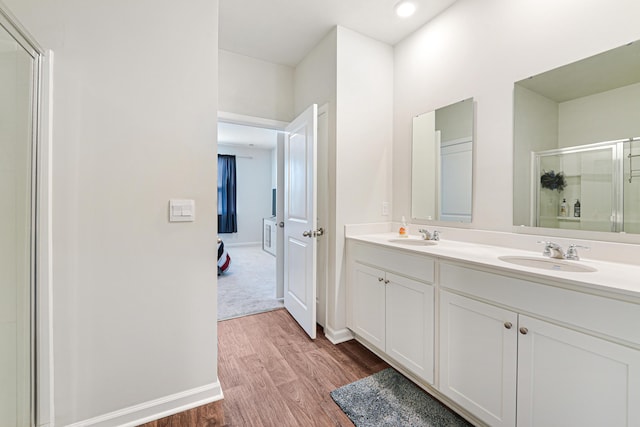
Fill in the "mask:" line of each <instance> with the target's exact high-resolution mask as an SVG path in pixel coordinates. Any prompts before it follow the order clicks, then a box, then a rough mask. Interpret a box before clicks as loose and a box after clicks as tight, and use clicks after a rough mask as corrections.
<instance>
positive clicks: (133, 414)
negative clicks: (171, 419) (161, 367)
mask: <svg viewBox="0 0 640 427" xmlns="http://www.w3.org/2000/svg"><path fill="white" fill-rule="evenodd" d="M223 398H224V395H223V394H222V388H221V386H220V381H216V382H214V383H211V384H207V385H205V386H202V387H196V388H193V389H191V390H186V391H183V392H180V393H176V394H172V395H169V396H165V397H161V398H159V399H154V400H150V401H148V402H144V403H141V404H138V405H134V406H130V407H128V408H124V409H120V410H118V411H114V412H110V413H108V414H104V415H100V416H97V417H94V418H90V419H88V420H84V421H79V422H77V423H73V424H70V425H68V426H67V427H115V426H118V427H134V426H138V425H140V424H144V423H147V422H150V421H154V420H158V419H160V418H164V417H167V416H169V415H173V414H177V413H178V412H183V411H186V410H189V409H192V408H195V407H198V406H201V405H205V404H207V403H211V402H215V401H217V400H221V399H223Z"/></svg>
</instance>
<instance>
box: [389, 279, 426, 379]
mask: <svg viewBox="0 0 640 427" xmlns="http://www.w3.org/2000/svg"><path fill="white" fill-rule="evenodd" d="M386 278H387V281H388V283H387V289H386V297H387V306H386V309H387V319H386V320H387V325H386V326H387V327H386V341H387V343H386V344H387V345H386V352H387V354H389V356H391V357H393V358H394V359H395V360H397V361H398V362H400V363H402V365H404V366H405V367H406V368H407V369H409V370H411V371H413V372H414V373H415V374H417V375H418V376H420V377H421V378H423V379H424V380H426V381H427V382H428V383H429V384H433V332H434V331H433V321H434V320H433V317H434V314H433V309H434V307H433V286H431V285H427V284H425V283H420V282H417V281H415V280H411V279H407V278H405V277H400V276H396V275H394V274H391V273H387V276H386Z"/></svg>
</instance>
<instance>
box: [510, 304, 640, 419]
mask: <svg viewBox="0 0 640 427" xmlns="http://www.w3.org/2000/svg"><path fill="white" fill-rule="evenodd" d="M519 326H520V329H521V333H520V337H519V339H518V427H526V426H538V427H543V426H554V425H555V426H580V427H587V426H594V427H596V426H598V427H599V426H619V427H623V426H625V427H627V426H628V427H630V426H640V352H639V351H638V350H634V349H631V348H628V347H624V346H621V345H618V344H615V343H612V342H609V341H606V340H603V339H600V338H596V337H593V336H590V335H586V334H583V333H580V332H576V331H573V330H570V329H567V328H564V327H560V326H556V325H553V324H550V323H547V322H543V321H540V320H537V319H532V318H529V317H527V316H522V315H521V316H520V324H519ZM522 328H526V329H522ZM523 332H526V334H523Z"/></svg>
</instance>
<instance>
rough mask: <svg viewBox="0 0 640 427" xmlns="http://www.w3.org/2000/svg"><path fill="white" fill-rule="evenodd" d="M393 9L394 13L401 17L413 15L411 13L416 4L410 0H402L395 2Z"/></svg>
mask: <svg viewBox="0 0 640 427" xmlns="http://www.w3.org/2000/svg"><path fill="white" fill-rule="evenodd" d="M395 9H396V15H398V16H400V17H401V18H406V17H408V16H411V15H413V13H414V12H415V11H416V5H415V4H413V3H411V2H410V1H407V0H402V1H400V2H398V3H396V6H395Z"/></svg>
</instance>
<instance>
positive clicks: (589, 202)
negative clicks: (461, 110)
mask: <svg viewBox="0 0 640 427" xmlns="http://www.w3.org/2000/svg"><path fill="white" fill-rule="evenodd" d="M513 164H514V186H513V191H514V193H513V214H514V218H513V221H514V225H526V226H531V227H545V228H556V229H570V230H587V231H607V232H626V233H640V42H634V43H629V44H627V45H625V46H622V47H619V48H616V49H612V50H610V51H607V52H604V53H601V54H599V55H595V56H592V57H590V58H586V59H583V60H581V61H577V62H574V63H572V64H569V65H565V66H562V67H559V68H556V69H554V70H551V71H547V72H545V73H542V74H538V75H536V76H533V77H530V78H528V79H525V80H521V81H519V82H516V83H515V86H514V162H513Z"/></svg>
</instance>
